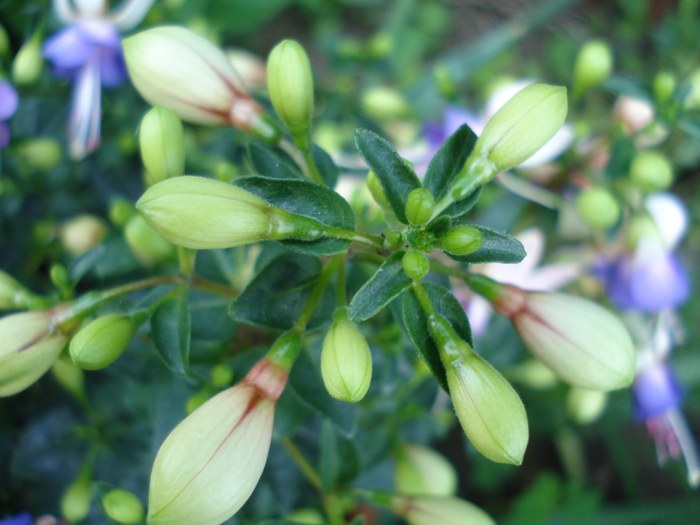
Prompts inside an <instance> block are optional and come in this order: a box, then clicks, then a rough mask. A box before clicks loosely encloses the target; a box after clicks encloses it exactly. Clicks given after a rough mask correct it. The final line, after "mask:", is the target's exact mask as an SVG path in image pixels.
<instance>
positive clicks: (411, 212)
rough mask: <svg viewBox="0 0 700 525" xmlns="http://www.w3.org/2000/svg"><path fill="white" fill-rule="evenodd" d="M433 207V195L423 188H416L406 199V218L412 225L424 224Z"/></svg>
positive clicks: (428, 218)
mask: <svg viewBox="0 0 700 525" xmlns="http://www.w3.org/2000/svg"><path fill="white" fill-rule="evenodd" d="M434 207H435V199H434V198H433V194H432V193H430V192H429V191H428V190H426V189H425V188H416V189H415V190H413V191H412V192H411V193H409V194H408V197H407V198H406V218H408V222H410V223H411V224H412V225H414V226H415V225H421V224H425V223H426V222H428V221H429V220H430V216H431V215H432V214H433V208H434Z"/></svg>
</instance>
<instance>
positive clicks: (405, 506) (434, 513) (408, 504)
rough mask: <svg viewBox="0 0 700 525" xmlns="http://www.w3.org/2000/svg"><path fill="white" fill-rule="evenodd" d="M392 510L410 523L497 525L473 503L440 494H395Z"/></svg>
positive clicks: (418, 524)
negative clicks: (408, 495) (410, 495)
mask: <svg viewBox="0 0 700 525" xmlns="http://www.w3.org/2000/svg"><path fill="white" fill-rule="evenodd" d="M391 507H392V510H393V511H394V512H396V513H397V514H399V515H400V516H403V517H404V518H405V519H406V521H407V522H408V523H409V525H467V524H468V525H496V522H495V521H493V519H492V518H491V516H489V515H488V514H486V512H484V511H483V510H481V509H480V508H479V507H477V506H476V505H474V504H473V503H469V502H468V501H466V500H463V499H460V498H450V497H440V496H415V497H406V496H394V499H393V502H392V504H391Z"/></svg>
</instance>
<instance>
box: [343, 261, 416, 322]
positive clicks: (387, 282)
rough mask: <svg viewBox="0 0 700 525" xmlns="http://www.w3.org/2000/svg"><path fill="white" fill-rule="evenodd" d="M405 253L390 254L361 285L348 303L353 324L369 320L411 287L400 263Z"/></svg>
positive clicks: (409, 280)
mask: <svg viewBox="0 0 700 525" xmlns="http://www.w3.org/2000/svg"><path fill="white" fill-rule="evenodd" d="M405 253H406V252H404V251H397V252H395V253H394V254H392V255H391V257H389V258H388V259H387V260H386V261H384V263H383V264H382V265H381V266H380V267H379V268H378V269H377V271H376V272H375V273H374V275H372V277H370V278H369V281H367V282H366V283H365V284H364V285H362V288H360V289H359V290H358V291H357V293H356V294H355V297H353V298H352V301H350V307H349V308H348V319H350V320H351V321H354V322H358V321H364V320H366V319H369V318H370V317H372V316H373V315H375V314H376V313H378V312H379V311H380V310H381V309H382V308H384V307H385V306H386V305H387V304H389V302H390V301H391V300H392V299H394V298H395V297H397V296H398V295H399V294H400V293H401V292H403V291H404V290H405V289H406V288H408V287H409V286H410V285H411V282H412V281H411V278H410V277H409V276H408V275H406V272H404V271H403V263H402V262H401V260H402V259H403V256H404V255H405Z"/></svg>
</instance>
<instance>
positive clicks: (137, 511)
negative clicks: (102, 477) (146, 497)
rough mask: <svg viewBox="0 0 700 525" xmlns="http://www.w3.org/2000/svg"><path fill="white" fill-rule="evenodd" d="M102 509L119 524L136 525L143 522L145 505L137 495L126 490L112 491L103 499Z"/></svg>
mask: <svg viewBox="0 0 700 525" xmlns="http://www.w3.org/2000/svg"><path fill="white" fill-rule="evenodd" d="M102 508H103V509H104V511H105V514H107V516H109V517H110V519H113V520H114V521H116V522H117V523H122V524H123V525H135V524H136V523H142V522H143V515H144V510H143V503H141V500H140V499H139V498H137V497H136V495H135V494H132V493H131V492H128V491H126V490H122V489H113V490H110V491H109V492H108V493H107V494H105V495H104V497H103V498H102Z"/></svg>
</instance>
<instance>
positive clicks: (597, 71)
mask: <svg viewBox="0 0 700 525" xmlns="http://www.w3.org/2000/svg"><path fill="white" fill-rule="evenodd" d="M612 67H613V57H612V52H611V51H610V46H608V44H607V43H605V42H604V41H602V40H589V41H588V42H586V43H584V44H583V46H582V47H581V49H580V51H579V53H578V56H577V57H576V65H575V66H574V81H573V86H574V92H576V93H577V94H581V93H583V92H585V91H588V90H589V89H591V88H593V87H595V86H598V85H600V84H602V83H603V82H604V81H605V79H606V78H608V77H609V76H610V73H611V71H612Z"/></svg>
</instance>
